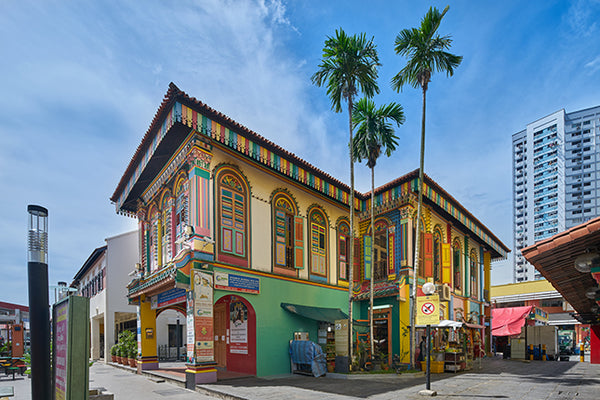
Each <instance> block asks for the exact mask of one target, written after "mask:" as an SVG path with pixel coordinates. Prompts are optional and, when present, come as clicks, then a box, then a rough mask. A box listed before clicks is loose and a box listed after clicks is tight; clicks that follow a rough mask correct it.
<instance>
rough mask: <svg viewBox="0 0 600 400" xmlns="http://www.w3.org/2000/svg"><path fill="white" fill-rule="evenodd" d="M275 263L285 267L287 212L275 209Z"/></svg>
mask: <svg viewBox="0 0 600 400" xmlns="http://www.w3.org/2000/svg"><path fill="white" fill-rule="evenodd" d="M275 264H276V265H280V266H282V267H285V266H286V265H285V213H283V212H281V211H275Z"/></svg>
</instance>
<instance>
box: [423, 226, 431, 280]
mask: <svg viewBox="0 0 600 400" xmlns="http://www.w3.org/2000/svg"><path fill="white" fill-rule="evenodd" d="M423 266H424V270H423V271H424V272H425V277H426V278H429V277H432V276H433V233H424V234H423Z"/></svg>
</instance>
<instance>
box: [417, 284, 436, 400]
mask: <svg viewBox="0 0 600 400" xmlns="http://www.w3.org/2000/svg"><path fill="white" fill-rule="evenodd" d="M421 290H422V291H423V293H424V294H425V295H426V296H430V295H432V294H434V293H435V283H433V282H426V283H425V284H423V288H421ZM430 342H431V325H429V324H427V342H426V343H425V349H426V351H425V357H427V358H426V359H425V360H426V361H425V365H426V366H427V367H426V368H425V376H426V378H425V389H426V391H425V392H426V394H428V395H431V396H435V395H436V394H437V393H435V392H434V391H432V390H431V357H430V355H431V349H430Z"/></svg>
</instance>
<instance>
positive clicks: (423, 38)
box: [391, 6, 462, 92]
mask: <svg viewBox="0 0 600 400" xmlns="http://www.w3.org/2000/svg"><path fill="white" fill-rule="evenodd" d="M448 10H449V6H446V8H444V10H443V11H442V12H440V11H439V10H438V9H437V8H435V7H430V8H429V10H428V11H427V13H426V14H425V16H424V17H423V19H422V20H421V25H420V26H419V28H412V29H403V30H401V31H400V33H398V35H397V36H396V41H395V42H394V50H395V51H396V54H398V55H400V56H403V57H406V58H407V62H406V65H405V66H404V67H403V68H402V69H401V70H400V71H399V72H398V73H397V74H396V75H395V76H394V77H393V78H392V82H391V84H392V88H393V89H394V90H396V91H398V92H399V91H401V90H402V88H403V87H404V86H405V85H410V86H412V87H414V88H417V87H418V86H421V87H422V88H423V89H424V90H427V85H428V83H429V81H430V79H431V74H432V73H433V72H445V73H446V75H447V76H452V75H453V74H454V69H455V68H456V67H458V66H459V65H460V63H461V62H462V56H457V55H455V54H452V53H450V52H448V51H447V50H449V49H450V46H451V44H452V38H451V37H450V36H449V35H446V36H440V35H439V34H437V30H438V28H439V27H440V24H441V22H442V19H443V18H444V15H446V13H447V12H448Z"/></svg>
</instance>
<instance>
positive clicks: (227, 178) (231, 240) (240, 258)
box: [216, 168, 248, 267]
mask: <svg viewBox="0 0 600 400" xmlns="http://www.w3.org/2000/svg"><path fill="white" fill-rule="evenodd" d="M216 181H217V199H218V203H217V220H218V225H219V259H220V260H221V261H224V262H227V263H230V264H235V265H239V266H243V267H248V189H247V186H246V184H245V182H244V180H243V179H242V178H241V177H240V176H239V175H238V174H237V173H236V172H235V171H233V170H232V169H230V168H223V169H222V170H221V171H220V172H219V174H218V175H217V180H216Z"/></svg>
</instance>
